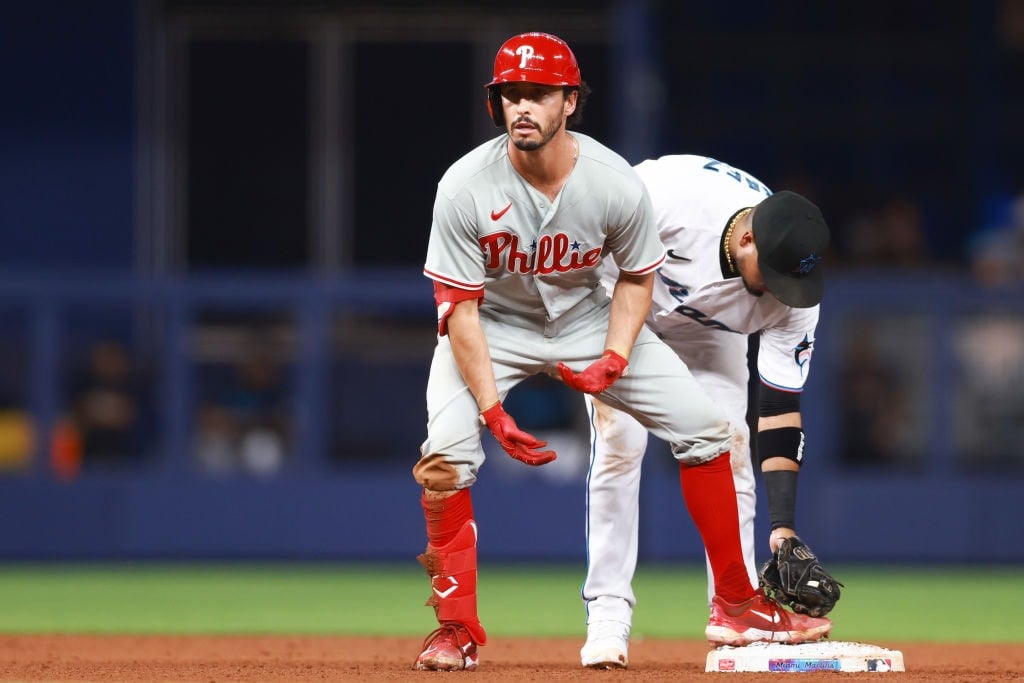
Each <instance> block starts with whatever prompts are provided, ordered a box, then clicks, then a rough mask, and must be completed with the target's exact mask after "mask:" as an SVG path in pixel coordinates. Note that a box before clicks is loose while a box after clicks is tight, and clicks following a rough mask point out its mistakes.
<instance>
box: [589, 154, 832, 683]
mask: <svg viewBox="0 0 1024 683" xmlns="http://www.w3.org/2000/svg"><path fill="white" fill-rule="evenodd" d="M635 168H636V170H637V173H638V174H639V175H640V177H641V178H642V179H643V182H644V185H645V186H646V187H647V189H648V191H649V193H650V196H651V201H652V204H653V206H654V213H655V219H656V221H657V224H658V231H659V234H660V235H661V240H662V242H663V244H664V245H665V247H666V248H667V258H666V260H665V262H664V263H663V264H662V265H661V266H660V267H659V268H658V271H657V276H656V280H655V285H654V291H653V303H652V306H651V309H650V312H649V314H648V316H647V327H648V328H649V329H650V330H652V331H654V332H655V333H656V334H657V335H658V337H660V338H661V339H662V340H663V341H665V342H666V343H667V344H668V345H669V346H670V347H671V348H672V349H673V351H675V353H676V354H677V355H678V356H679V357H680V358H681V359H683V360H684V361H685V362H686V364H687V366H688V367H689V368H690V370H691V372H692V373H693V375H694V377H696V379H697V381H698V383H699V384H700V385H701V386H702V387H703V388H704V390H705V391H706V392H707V393H708V394H709V395H710V396H711V397H712V399H713V400H714V401H715V403H717V404H718V406H719V407H720V408H721V409H722V410H723V412H724V413H725V414H726V417H727V418H728V420H729V428H730V430H731V432H732V437H733V438H732V450H731V455H732V476H733V481H734V486H735V491H736V497H737V509H738V513H739V514H738V518H737V520H736V521H737V523H738V529H737V534H738V537H739V538H740V539H741V542H742V547H743V556H744V560H745V567H746V571H747V574H748V576H749V580H750V581H751V583H752V584H754V585H757V584H758V582H759V576H758V572H757V570H756V568H755V564H754V557H755V549H754V506H755V476H754V471H753V465H752V463H751V457H750V448H749V428H748V426H747V419H746V414H747V396H748V364H747V335H749V334H751V333H759V340H760V345H759V350H758V355H757V369H758V375H759V378H760V387H759V405H758V412H759V418H758V443H757V446H758V447H757V454H758V458H759V463H760V470H761V471H762V473H763V474H762V477H763V479H764V481H765V484H766V488H767V493H768V512H769V516H770V522H771V529H772V530H771V536H770V539H769V545H770V549H771V551H772V553H773V556H772V560H770V561H769V563H768V564H767V565H766V567H765V570H764V574H765V578H766V583H765V586H766V588H768V590H769V594H774V596H775V597H776V599H777V600H778V601H780V602H784V603H786V604H790V605H792V606H793V608H794V610H795V611H797V612H802V613H804V614H814V615H815V616H821V615H823V614H825V613H827V612H828V611H829V610H830V609H831V607H832V605H833V604H834V603H835V600H837V599H838V597H839V588H838V585H837V584H836V582H835V581H834V580H833V579H832V578H831V577H830V576H828V574H827V573H825V571H824V569H822V568H821V565H820V563H819V562H818V560H817V558H816V557H815V556H814V554H813V553H812V552H811V551H810V549H809V548H807V546H806V545H805V544H804V543H803V542H802V541H800V539H799V538H798V537H797V536H796V532H795V531H794V529H795V517H796V513H795V506H796V478H797V471H798V470H799V467H800V462H801V460H802V458H803V445H804V437H803V431H802V423H801V416H800V393H801V391H802V389H803V386H804V382H805V381H806V380H807V374H808V372H809V370H810V359H811V351H812V350H813V347H814V331H815V327H816V326H817V323H818V312H819V301H820V300H821V297H822V292H823V286H824V285H823V280H822V270H821V267H820V265H819V260H820V259H821V257H822V256H823V255H824V252H825V250H826V249H827V246H828V241H829V234H828V227H827V226H826V224H825V221H824V219H823V218H822V216H821V213H820V211H819V210H818V208H817V207H816V206H814V205H813V204H812V203H811V202H810V201H808V200H807V199H806V198H804V197H802V196H800V195H798V194H795V193H793V192H779V193H776V194H772V193H771V191H770V190H769V189H768V188H767V187H766V186H765V184H764V183H762V182H761V181H760V180H758V179H757V178H755V177H753V176H751V175H750V174H748V173H746V172H744V171H741V170H739V169H736V168H733V167H731V166H728V165H727V164H724V163H721V162H719V161H717V160H715V159H711V158H708V157H704V156H694V155H673V156H664V157H661V158H659V159H655V160H647V161H644V162H643V163H641V164H639V165H637V166H636V167H635ZM605 278H606V280H605V282H606V284H610V283H611V282H613V281H614V278H615V269H614V267H613V266H611V265H609V267H608V268H606V270H605ZM586 399H587V404H588V409H589V410H590V414H591V418H592V419H591V439H592V445H593V452H592V455H593V461H592V466H591V470H590V474H589V478H588V489H587V491H588V495H587V504H588V505H587V550H588V558H589V562H588V571H587V578H586V582H585V584H584V586H583V591H582V595H583V599H584V601H585V603H586V605H587V611H588V628H587V642H586V644H585V645H584V646H583V648H582V650H581V658H582V663H583V664H584V666H597V665H601V664H611V665H613V666H625V664H626V661H627V648H628V643H629V630H630V625H631V620H632V609H633V606H634V605H635V602H636V599H635V596H634V594H633V591H632V588H631V580H632V577H633V572H634V569H635V567H636V556H637V526H638V521H639V520H638V496H639V484H640V469H641V462H642V458H643V455H644V452H645V450H646V448H647V436H648V432H647V430H646V429H645V428H644V426H643V425H642V424H641V423H640V422H638V421H637V420H635V419H633V418H632V417H631V416H630V415H628V414H626V413H624V412H622V411H620V410H618V409H616V408H615V407H614V406H612V405H610V404H609V403H608V402H606V401H604V400H603V397H600V396H598V397H592V396H587V397H586ZM780 567H781V569H782V574H783V575H784V578H780V576H779V569H780ZM710 572H711V568H710V567H709V574H710ZM801 575H802V576H801ZM713 583H714V581H713V577H711V581H710V582H709V594H708V600H709V603H710V605H711V610H712V613H713V614H714V613H715V612H716V611H720V610H722V609H723V606H722V605H720V604H719V599H718V598H716V597H715V594H714V588H713ZM780 584H783V585H780ZM793 584H797V585H793ZM784 589H785V590H784ZM752 626H756V624H752ZM714 631H715V627H714V624H709V626H708V637H709V640H712V641H715V640H716V636H722V635H723V634H722V633H718V632H714ZM750 635H751V636H753V635H756V634H750ZM752 639H756V638H752ZM717 640H718V641H719V642H720V641H722V640H725V641H729V640H730V638H729V637H724V638H717ZM742 640H744V639H742V638H741V639H737V640H736V641H735V642H729V644H734V645H735V644H740V645H742V644H744V643H743V642H742ZM616 662H618V664H616Z"/></svg>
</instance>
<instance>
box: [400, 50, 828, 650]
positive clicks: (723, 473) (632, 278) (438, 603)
mask: <svg viewBox="0 0 1024 683" xmlns="http://www.w3.org/2000/svg"><path fill="white" fill-rule="evenodd" d="M588 92H589V88H588V87H587V86H586V84H585V83H584V82H583V81H582V79H581V77H580V70H579V65H578V64H577V62H576V58H575V56H574V55H573V53H572V51H571V50H570V49H569V46H568V45H566V43H565V42H564V41H562V40H561V39H559V38H557V37H556V36H552V35H550V34H546V33H526V34H521V35H518V36H513V37H512V38H510V39H509V40H507V41H506V42H505V43H504V44H503V45H502V46H501V48H500V49H499V51H498V53H497V56H496V57H495V62H494V78H493V80H491V82H490V83H488V84H487V104H488V108H489V110H490V113H491V116H492V118H493V120H494V123H495V124H496V125H497V126H499V127H501V128H503V130H504V132H503V134H501V135H500V136H498V137H496V138H494V139H493V140H490V141H488V142H485V143H483V144H482V145H480V146H479V147H477V148H476V149H474V150H472V151H470V152H469V153H468V154H466V155H465V156H463V157H462V158H461V159H459V160H458V161H456V162H455V163H454V164H452V166H451V167H450V168H449V169H448V170H447V172H446V173H445V174H444V176H443V177H442V178H441V180H440V182H439V183H438V188H437V195H436V200H435V204H434V214H433V223H432V225H431V230H430V237H429V241H428V247H427V257H426V262H425V265H424V271H423V272H424V274H425V275H426V276H427V277H428V278H430V279H431V280H433V282H434V296H435V300H436V303H437V309H438V338H437V346H436V348H435V352H434V357H433V360H432V362H431V367H430V374H429V378H428V382H427V392H426V399H427V436H426V440H425V441H424V442H423V444H422V446H421V456H420V459H419V461H418V462H417V463H416V465H415V467H414V468H413V475H414V477H415V478H416V481H417V482H418V483H419V484H420V485H421V486H422V487H423V492H422V495H421V504H422V507H423V512H424V518H425V521H426V531H427V547H426V551H425V552H424V553H423V554H422V555H421V556H420V558H419V559H420V561H421V563H422V564H423V566H424V567H425V568H426V570H427V574H428V575H429V577H430V582H431V590H432V595H431V597H430V601H429V603H428V604H430V605H432V606H433V607H434V609H435V614H436V617H437V621H438V625H439V626H438V628H437V629H436V630H434V631H433V632H431V633H430V634H429V635H428V636H427V637H426V639H425V640H424V643H423V648H422V651H421V652H420V654H419V655H418V657H417V658H416V661H415V663H414V667H415V668H417V669H428V670H458V669H467V670H469V669H475V668H476V667H477V664H478V661H479V654H478V647H479V646H481V645H484V644H485V643H486V640H487V635H486V632H485V631H484V628H483V626H482V624H481V622H480V619H479V615H478V614H477V597H476V596H477V591H476V585H477V553H476V547H477V533H478V529H477V524H476V520H475V518H474V515H473V506H472V498H471V496H470V490H471V486H472V485H473V483H474V482H475V481H476V478H477V475H478V472H479V469H480V467H481V465H482V464H483V460H484V453H483V449H482V448H481V433H482V429H483V427H484V426H486V427H487V428H488V429H489V430H490V432H491V433H492V434H493V435H494V437H495V439H496V440H497V442H498V443H499V444H500V445H501V446H502V448H503V449H504V450H505V451H506V452H507V453H508V454H509V455H510V456H511V457H513V458H516V459H518V460H521V461H522V462H524V463H526V464H527V465H534V466H539V465H543V464H545V463H548V462H551V461H552V460H554V459H555V457H556V456H555V453H554V452H552V451H551V450H545V448H546V444H545V443H544V442H542V441H538V440H537V439H536V438H535V437H533V436H532V435H531V434H528V433H526V432H524V431H522V430H521V429H519V428H518V426H517V425H516V423H515V420H514V419H513V418H512V417H511V416H510V415H508V413H506V412H505V410H504V408H503V407H502V399H503V398H504V397H505V395H506V394H507V393H508V391H509V390H510V389H512V388H513V387H514V386H515V385H516V384H518V383H519V382H520V381H522V380H523V379H525V378H526V377H529V376H531V375H535V374H539V373H545V374H548V375H551V376H554V377H560V378H561V379H562V380H563V381H565V382H566V383H567V384H568V385H569V386H571V387H573V388H574V389H576V390H579V391H581V392H585V393H588V394H593V395H596V396H600V397H601V400H602V401H603V402H604V404H605V405H608V406H612V407H615V408H618V409H620V410H622V411H625V413H627V414H628V415H630V416H632V417H633V418H634V419H636V420H637V421H638V422H639V423H640V424H641V425H643V426H644V427H645V428H646V429H649V430H651V432H652V433H654V434H655V435H657V436H658V437H659V438H661V439H663V440H664V441H666V442H667V443H669V444H670V445H671V450H672V453H673V454H674V456H675V458H676V459H677V460H678V461H679V463H680V479H681V486H682V489H683V493H684V498H685V499H686V505H687V507H688V509H689V511H690V514H691V516H692V517H693V519H694V522H695V524H696V526H697V528H698V529H699V530H700V533H701V536H702V538H703V541H704V546H705V550H706V552H707V555H708V558H709V562H710V564H711V566H712V567H713V571H714V576H715V579H714V584H715V594H716V598H719V597H720V598H722V599H724V600H727V601H729V602H730V603H735V604H742V603H744V601H747V604H752V603H751V601H757V602H756V604H757V605H758V607H759V608H760V609H761V610H763V611H764V612H765V613H766V614H767V615H768V617H766V618H767V619H768V625H769V627H770V628H772V629H773V630H774V631H776V632H778V634H779V637H780V638H782V639H791V640H793V639H808V638H815V637H820V636H821V635H822V634H824V633H827V631H828V630H829V628H830V623H829V622H828V620H827V619H811V618H806V619H805V620H803V621H800V622H799V623H796V622H794V621H792V620H789V619H783V618H781V617H779V616H777V615H778V614H780V613H784V612H785V610H782V609H780V608H779V606H778V605H777V604H775V603H773V602H771V601H770V600H767V599H766V598H764V596H763V594H760V597H758V595H755V591H754V588H753V587H752V585H751V583H750V580H749V578H748V576H747V572H746V569H745V566H744V559H743V555H742V548H741V545H740V540H739V532H738V528H737V523H736V521H735V520H736V519H737V518H738V514H739V513H738V511H737V509H736V495H735V491H734V486H733V479H732V474H731V466H730V464H729V463H730V456H729V447H730V433H729V429H728V423H727V421H726V418H725V415H724V413H723V412H722V411H721V410H720V409H719V408H718V407H717V406H716V405H715V404H714V402H712V401H711V400H710V398H708V396H707V395H706V394H705V393H704V392H703V391H702V390H701V389H700V387H699V385H698V384H697V382H696V380H695V379H694V377H693V375H691V374H690V372H689V370H688V369H687V368H686V365H685V364H684V363H683V362H682V361H681V360H680V359H679V357H678V356H677V355H676V354H675V352H673V350H672V349H671V348H669V347H668V346H667V345H666V344H665V343H664V342H662V341H661V340H660V339H658V337H657V336H656V335H655V334H654V333H653V332H652V331H651V330H649V329H646V328H645V327H644V318H645V316H646V315H647V312H648V310H649V308H650V304H651V289H652V287H653V283H654V278H655V274H654V273H655V270H656V269H657V268H658V267H659V266H661V265H662V263H663V262H664V260H665V250H664V248H663V246H662V244H661V241H660V240H659V238H658V233H657V229H656V226H655V222H654V216H653V214H652V211H651V203H650V197H649V195H648V193H647V191H646V190H645V188H644V185H643V183H642V182H641V181H640V178H639V177H638V176H637V174H636V171H635V170H633V168H632V167H630V165H629V164H628V163H627V162H626V161H625V160H624V159H622V158H621V157H620V156H619V155H617V154H615V153H614V152H612V151H611V150H609V149H608V148H606V147H605V146H603V145H601V144H599V143H598V142H596V141H595V140H593V139H591V138H589V137H587V136H586V135H581V134H579V133H570V132H568V127H569V126H571V125H572V124H574V123H575V122H576V121H577V120H578V119H579V117H580V116H581V115H582V109H583V105H584V102H585V99H586V97H587V94H588ZM609 254H610V255H613V256H614V257H615V259H616V261H617V264H618V270H617V273H618V274H617V277H616V279H615V282H614V284H613V285H612V289H611V296H609V294H608V292H607V291H606V290H605V288H604V287H603V286H602V284H601V275H602V267H603V264H604V262H605V260H606V259H605V256H606V255H609ZM772 615H776V616H775V617H774V621H773V617H772ZM723 623H724V622H723ZM729 623H731V622H729Z"/></svg>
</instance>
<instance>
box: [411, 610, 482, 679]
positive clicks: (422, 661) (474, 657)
mask: <svg viewBox="0 0 1024 683" xmlns="http://www.w3.org/2000/svg"><path fill="white" fill-rule="evenodd" d="M479 663H480V655H479V654H478V653H477V647H476V642H474V641H473V638H472V636H470V635H469V631H468V630H466V627H465V626H463V625H462V624H459V623H456V622H454V621H450V622H447V623H444V624H441V626H440V627H439V628H437V629H436V630H434V631H433V632H431V634H430V635H428V636H427V637H426V639H425V640H424V641H423V652H420V656H419V657H417V658H416V664H415V666H414V667H413V668H415V669H419V670H421V671H472V670H473V669H475V668H476V667H477V664H479Z"/></svg>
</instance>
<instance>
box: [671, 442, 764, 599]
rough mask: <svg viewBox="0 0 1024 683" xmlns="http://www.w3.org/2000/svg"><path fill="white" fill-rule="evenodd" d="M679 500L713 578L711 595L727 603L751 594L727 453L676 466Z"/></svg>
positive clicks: (734, 489) (751, 588)
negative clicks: (693, 526) (694, 530)
mask: <svg viewBox="0 0 1024 683" xmlns="http://www.w3.org/2000/svg"><path fill="white" fill-rule="evenodd" d="M679 483H680V485H681V486H682V489H683V499H684V500H685V501H686V508H687V510H689V511H690V516H691V517H692V518H693V522H694V524H695V525H696V526H697V531H699V532H700V537H701V539H702V540H703V541H704V549H705V550H706V551H707V553H708V560H709V561H710V562H711V571H712V573H713V574H714V576H715V593H716V594H717V595H718V596H719V597H721V598H722V599H723V600H725V601H727V602H733V603H735V602H740V601H742V600H745V599H747V598H749V597H750V596H751V595H753V593H754V587H753V586H751V585H750V577H748V576H747V569H746V565H745V564H744V563H743V545H742V543H741V542H740V513H739V509H738V507H737V504H736V485H735V483H734V482H733V479H732V463H731V458H730V455H729V453H723V454H722V455H720V456H718V457H717V458H715V459H714V460H712V461H710V462H707V463H704V464H703V465H684V464H682V463H680V465H679Z"/></svg>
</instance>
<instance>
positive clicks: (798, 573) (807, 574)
mask: <svg viewBox="0 0 1024 683" xmlns="http://www.w3.org/2000/svg"><path fill="white" fill-rule="evenodd" d="M758 576H759V578H760V583H761V587H762V588H763V589H764V592H765V593H766V594H767V595H768V597H770V598H772V599H773V600H775V601H776V602H780V603H782V604H784V605H789V606H790V607H792V608H793V611H794V612H799V613H800V614H808V615H810V616H812V617H823V616H825V615H826V614H828V613H829V612H831V611H832V608H833V607H835V606H836V602H838V601H839V594H840V592H839V587H840V586H842V585H843V584H841V583H839V582H838V581H836V580H835V579H833V578H832V575H831V574H829V573H828V572H827V571H825V568H824V567H822V566H821V562H820V561H819V560H818V558H817V556H816V555H815V554H814V553H813V552H811V549H810V547H809V546H808V545H807V544H806V543H804V542H803V541H801V540H800V539H799V538H798V537H796V536H793V537H791V538H784V539H782V540H781V541H780V542H779V546H778V548H777V549H776V550H775V553H774V554H773V555H772V559H770V560H768V561H767V562H765V563H764V566H763V567H761V571H760V572H759V573H758Z"/></svg>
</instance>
